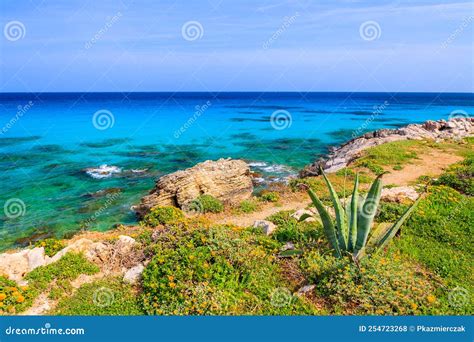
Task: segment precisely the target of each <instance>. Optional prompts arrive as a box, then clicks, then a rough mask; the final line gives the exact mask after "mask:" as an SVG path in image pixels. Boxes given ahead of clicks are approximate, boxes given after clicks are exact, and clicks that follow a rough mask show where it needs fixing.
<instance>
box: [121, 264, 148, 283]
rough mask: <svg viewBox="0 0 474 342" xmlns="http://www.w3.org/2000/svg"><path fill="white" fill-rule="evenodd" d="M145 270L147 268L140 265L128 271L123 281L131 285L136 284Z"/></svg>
mask: <svg viewBox="0 0 474 342" xmlns="http://www.w3.org/2000/svg"><path fill="white" fill-rule="evenodd" d="M144 269H145V266H143V265H142V264H138V265H137V266H134V267H132V268H130V269H128V270H127V271H126V272H125V274H124V275H123V281H124V282H126V283H129V284H135V283H136V282H137V281H138V280H140V278H141V276H142V273H143V270H144Z"/></svg>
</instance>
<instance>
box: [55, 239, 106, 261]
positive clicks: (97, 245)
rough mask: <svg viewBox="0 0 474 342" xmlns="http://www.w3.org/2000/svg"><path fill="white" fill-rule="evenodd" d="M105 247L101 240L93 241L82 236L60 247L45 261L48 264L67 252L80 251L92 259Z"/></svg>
mask: <svg viewBox="0 0 474 342" xmlns="http://www.w3.org/2000/svg"><path fill="white" fill-rule="evenodd" d="M105 248H106V246H105V245H104V244H103V243H102V242H94V241H92V240H89V239H85V238H82V239H79V240H76V241H74V242H73V243H71V244H70V245H68V246H66V247H64V248H63V249H61V250H60V251H59V252H58V253H56V254H55V255H54V256H53V257H52V258H50V259H49V260H48V261H47V263H48V264H50V263H53V262H56V261H58V260H59V259H61V258H62V257H63V256H64V255H65V254H66V253H68V252H74V253H81V252H82V253H84V255H85V256H86V258H87V259H89V260H93V259H95V258H96V257H97V256H98V254H100V251H102V250H105Z"/></svg>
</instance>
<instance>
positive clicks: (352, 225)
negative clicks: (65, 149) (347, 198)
mask: <svg viewBox="0 0 474 342" xmlns="http://www.w3.org/2000/svg"><path fill="white" fill-rule="evenodd" d="M358 189H359V174H358V173H357V174H356V177H355V181H354V190H353V192H352V198H351V204H350V218H349V219H348V222H349V240H348V247H349V251H350V252H352V251H353V250H354V247H355V244H356V240H357V209H358V203H357V199H358V197H359V190H358Z"/></svg>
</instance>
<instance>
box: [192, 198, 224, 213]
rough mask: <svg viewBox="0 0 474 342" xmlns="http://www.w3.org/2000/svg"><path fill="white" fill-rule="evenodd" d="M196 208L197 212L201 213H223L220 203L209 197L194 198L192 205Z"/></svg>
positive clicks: (222, 206)
mask: <svg viewBox="0 0 474 342" xmlns="http://www.w3.org/2000/svg"><path fill="white" fill-rule="evenodd" d="M193 204H194V205H195V206H196V210H197V211H201V212H203V213H220V212H222V211H224V205H223V204H222V202H221V201H219V200H218V199H217V198H215V197H213V196H211V195H201V196H199V197H198V198H196V199H195V200H194V201H193V203H192V204H191V206H192V205H193Z"/></svg>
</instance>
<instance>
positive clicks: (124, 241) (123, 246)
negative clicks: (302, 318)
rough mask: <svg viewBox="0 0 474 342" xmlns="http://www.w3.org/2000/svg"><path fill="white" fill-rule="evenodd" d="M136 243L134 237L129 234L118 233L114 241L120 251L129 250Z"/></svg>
mask: <svg viewBox="0 0 474 342" xmlns="http://www.w3.org/2000/svg"><path fill="white" fill-rule="evenodd" d="M137 243H138V242H136V241H135V239H134V238H132V237H130V236H127V235H120V236H119V237H118V240H117V242H116V243H115V247H116V248H118V249H119V250H120V252H121V253H125V252H128V251H131V250H132V248H133V247H135V245H136V244H137Z"/></svg>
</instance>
